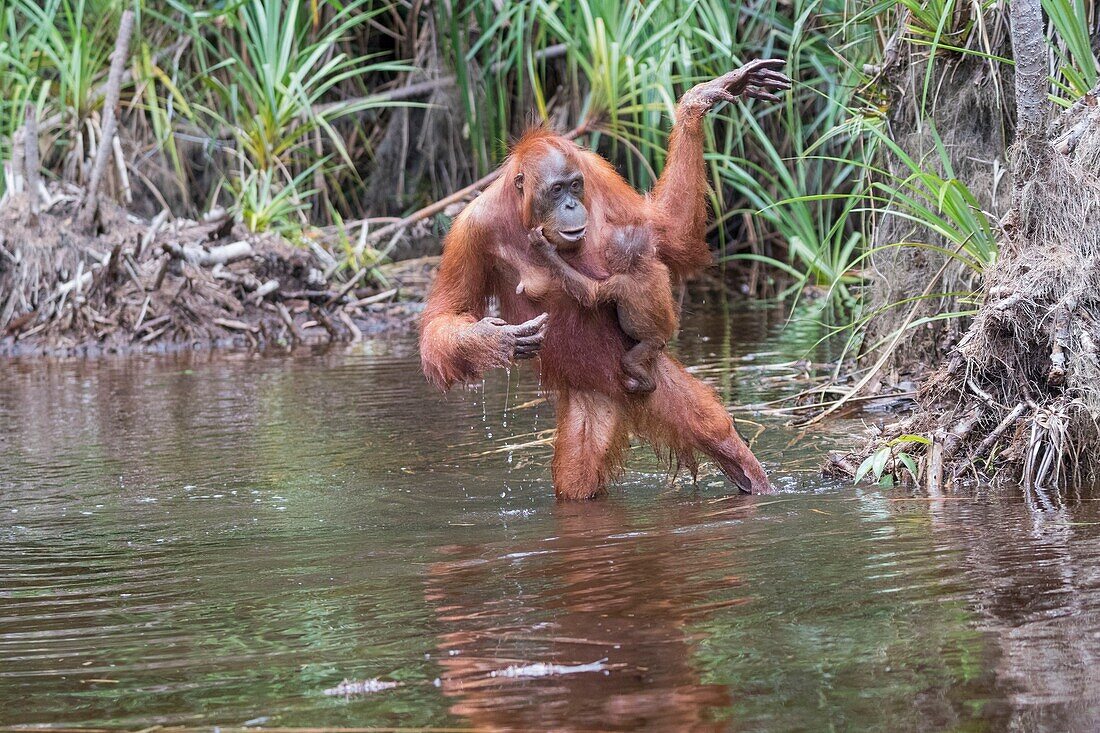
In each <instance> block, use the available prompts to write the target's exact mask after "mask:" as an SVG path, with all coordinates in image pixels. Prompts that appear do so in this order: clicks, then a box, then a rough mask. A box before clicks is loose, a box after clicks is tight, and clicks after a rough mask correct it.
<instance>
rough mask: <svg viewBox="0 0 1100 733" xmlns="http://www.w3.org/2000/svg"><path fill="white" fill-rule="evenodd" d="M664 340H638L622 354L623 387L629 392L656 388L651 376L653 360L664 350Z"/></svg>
mask: <svg viewBox="0 0 1100 733" xmlns="http://www.w3.org/2000/svg"><path fill="white" fill-rule="evenodd" d="M664 348H665V342H664V341H654V340H648V341H639V342H638V343H636V344H634V346H633V348H631V349H630V350H628V351H627V352H626V353H625V354H623V358H622V362H621V363H622V367H623V372H624V373H625V375H626V376H625V377H624V378H623V388H624V389H626V391H627V392H630V393H631V394H649V393H650V392H652V391H653V390H655V389H657V381H656V380H655V379H654V378H653V366H654V365H653V362H654V360H655V359H656V358H657V355H658V354H660V353H661V352H662V351H664Z"/></svg>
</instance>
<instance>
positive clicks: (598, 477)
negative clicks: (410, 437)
mask: <svg viewBox="0 0 1100 733" xmlns="http://www.w3.org/2000/svg"><path fill="white" fill-rule="evenodd" d="M783 63H784V62H783V61H781V60H758V61H753V62H751V63H749V64H747V65H745V66H743V67H741V68H740V69H737V70H735V71H731V72H730V73H728V74H726V75H724V76H722V77H719V78H718V79H715V80H713V81H710V82H706V83H703V84H699V85H697V86H695V87H693V88H692V89H691V90H689V91H688V92H687V93H686V94H684V95H683V97H681V99H680V102H679V104H678V105H677V108H676V122H675V124H674V126H673V128H672V134H671V137H670V139H669V149H668V158H667V162H666V164H665V170H664V173H663V174H662V175H661V178H660V180H659V181H657V185H656V186H655V187H654V189H653V191H652V192H651V193H650V194H649V195H647V196H643V195H641V194H639V193H638V192H637V191H635V190H634V189H633V188H631V187H630V185H629V184H627V182H626V181H625V180H623V178H622V177H621V176H619V175H618V174H617V173H616V172H615V170H614V168H613V167H612V166H611V165H610V164H609V163H608V162H607V161H606V160H604V159H603V158H601V157H600V156H599V155H597V154H595V153H592V152H590V151H588V150H584V149H582V148H580V147H578V146H577V145H575V144H573V143H572V142H570V141H568V140H566V139H565V138H563V137H560V136H558V135H555V134H553V133H551V132H548V131H546V130H544V129H537V130H534V131H531V132H529V133H527V134H526V135H524V137H523V138H522V139H521V140H520V141H519V142H518V143H517V144H516V145H515V147H514V148H513V149H512V153H511V155H510V156H509V158H508V160H507V161H506V162H505V163H504V164H503V166H502V168H503V170H502V175H501V176H500V177H498V178H497V179H496V181H495V182H494V183H493V184H491V185H490V186H489V187H488V188H487V189H486V190H485V192H484V193H483V194H482V195H481V196H479V197H478V198H477V199H475V200H474V201H473V202H472V203H471V204H470V205H469V206H467V207H466V209H465V210H464V211H463V212H462V213H461V214H460V215H459V217H458V218H457V219H456V220H455V222H454V225H453V226H452V228H451V231H450V233H449V234H448V235H447V238H446V240H445V241H444V245H443V259H442V262H441V264H440V268H439V274H438V276H437V279H436V282H435V285H434V287H433V288H432V292H431V294H430V296H429V297H428V303H427V306H426V307H425V310H424V315H423V318H422V321H421V333H420V354H421V361H422V364H423V369H424V374H425V375H426V376H427V378H428V379H429V380H430V381H431V382H432V383H434V384H436V385H438V386H439V387H441V388H443V389H447V388H449V387H450V386H451V385H453V384H455V383H457V382H468V381H473V380H477V379H480V378H481V376H482V374H483V373H484V372H485V371H486V370H488V369H490V368H492V367H506V366H508V365H509V364H511V363H512V362H513V361H514V360H520V359H530V358H533V357H535V356H539V357H540V361H541V370H542V380H543V384H544V385H545V386H547V387H548V388H549V389H551V390H552V391H553V392H554V393H555V395H556V402H557V437H556V438H555V441H554V459H553V466H552V472H553V479H554V491H555V493H556V494H557V496H558V497H559V498H561V499H588V498H592V497H595V496H598V495H599V494H601V493H603V492H604V490H605V487H606V484H607V481H608V479H609V478H611V477H612V476H613V475H614V474H615V472H616V471H617V470H618V468H619V467H620V463H621V459H622V454H623V450H624V448H626V446H627V444H628V440H629V436H630V434H631V433H635V434H637V435H639V436H641V437H642V438H645V439H646V440H649V441H650V442H652V443H653V444H655V445H659V446H667V447H669V448H671V449H672V450H673V451H674V452H675V454H676V456H677V458H678V460H679V461H680V463H681V464H682V465H685V466H687V467H688V468H689V470H691V471H692V472H693V473H694V472H695V469H696V463H695V453H696V451H701V452H703V453H704V454H706V455H708V456H710V457H711V458H712V459H714V460H715V461H716V462H717V463H718V465H719V467H720V468H721V469H722V472H723V473H725V474H726V476H728V477H729V478H730V479H731V480H732V481H733V482H734V483H736V484H737V485H738V486H739V487H740V488H741V489H742V490H743V491H749V492H753V493H760V492H767V491H769V490H770V487H769V484H768V479H767V477H766V476H765V474H764V469H763V468H762V467H761V466H760V463H759V461H757V460H756V457H755V456H753V454H752V452H751V451H750V450H749V448H748V446H747V445H745V442H744V441H743V440H742V439H741V437H740V436H739V435H738V434H737V431H736V430H735V429H734V426H733V421H732V420H731V419H730V416H729V414H728V413H727V412H726V410H725V407H724V406H723V405H722V403H721V402H720V401H719V400H718V396H717V395H716V394H715V392H714V391H713V390H712V389H710V388H709V387H707V386H706V385H704V384H703V383H702V382H700V381H699V380H697V379H695V378H694V377H692V376H691V375H690V374H688V373H687V371H686V370H685V369H684V367H683V366H682V365H681V364H679V363H678V362H677V361H676V360H675V359H673V358H671V357H670V356H668V355H667V354H666V353H664V352H663V351H661V352H659V353H658V354H657V356H656V359H655V361H654V362H653V366H652V373H653V381H654V382H655V383H656V386H655V388H654V389H653V390H652V391H651V392H633V393H632V392H629V391H627V389H626V388H625V387H624V378H623V372H622V367H621V362H622V358H623V356H624V354H625V353H626V352H627V350H628V349H630V348H631V347H632V346H634V343H633V342H632V340H631V339H629V338H628V337H627V336H626V335H625V333H624V332H623V330H622V328H621V327H620V325H619V319H618V317H617V311H616V306H615V304H614V303H597V304H594V305H593V304H583V303H581V302H579V301H578V300H577V299H576V298H574V297H572V296H570V295H569V294H568V293H567V292H566V291H565V290H564V289H563V288H562V287H561V286H560V284H559V282H558V281H557V280H555V279H554V278H553V276H552V275H551V272H550V269H549V268H548V267H547V266H546V259H545V257H546V255H545V253H543V252H540V251H536V249H535V248H534V247H533V246H532V244H531V241H530V240H529V233H530V232H531V231H533V230H539V231H540V236H545V238H546V239H547V240H549V242H550V243H551V244H552V245H553V246H554V248H555V249H556V250H557V251H558V253H559V254H560V256H561V257H562V258H563V259H564V260H565V261H566V262H567V263H568V264H569V265H570V266H571V267H572V268H573V269H575V270H576V271H578V272H579V273H581V274H583V275H586V276H587V277H589V278H594V279H596V280H603V279H606V278H607V277H608V276H609V274H610V272H609V270H608V266H607V262H608V258H607V252H608V247H609V246H612V244H611V243H612V242H614V241H615V240H616V239H617V238H621V236H622V234H621V233H622V232H624V231H625V232H632V231H641V230H644V231H645V232H647V234H646V236H647V237H648V238H651V239H652V241H653V243H654V245H655V247H656V255H657V257H658V258H659V259H660V261H661V262H662V263H663V264H664V265H665V266H666V267H667V269H668V271H669V272H670V273H671V276H672V278H673V279H674V280H675V281H676V282H679V281H682V280H683V279H685V278H688V277H690V276H692V275H693V274H695V273H697V272H698V271H700V270H701V269H702V268H703V267H705V266H706V265H708V264H709V263H710V262H711V254H710V250H709V249H708V248H707V243H706V240H705V238H704V234H705V227H706V219H707V210H706V198H705V197H706V188H707V181H706V174H705V171H704V167H703V117H704V116H705V115H706V113H707V112H708V111H709V110H711V109H712V108H714V106H715V105H717V104H718V103H719V102H723V101H732V100H734V99H735V98H736V97H737V96H738V95H741V94H744V95H745V96H748V97H754V98H757V99H768V100H775V99H776V97H775V95H774V94H773V92H776V91H779V90H783V89H789V88H790V80H789V79H787V77H786V76H784V75H783V74H782V73H781V72H779V71H778V69H780V68H781V67H782V66H783ZM531 239H534V238H531ZM520 283H523V287H520ZM646 287H649V286H648V285H647V286H646ZM665 287H671V285H665ZM517 290H518V291H519V292H517ZM493 297H495V298H496V299H497V301H498V302H499V304H500V314H501V318H494V317H486V315H485V314H486V310H487V308H488V306H489V301H490V298H493ZM627 383H628V384H629V381H628V382H627Z"/></svg>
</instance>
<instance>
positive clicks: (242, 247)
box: [0, 188, 437, 356]
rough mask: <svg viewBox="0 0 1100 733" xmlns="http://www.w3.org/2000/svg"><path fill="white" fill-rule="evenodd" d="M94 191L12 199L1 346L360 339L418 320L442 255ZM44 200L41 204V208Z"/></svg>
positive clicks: (159, 348) (121, 348)
mask: <svg viewBox="0 0 1100 733" xmlns="http://www.w3.org/2000/svg"><path fill="white" fill-rule="evenodd" d="M79 198H80V191H79V190H78V189H75V188H71V189H70V188H57V189H53V190H50V191H48V192H46V198H45V201H44V202H43V203H42V204H40V205H39V206H36V207H35V206H32V205H31V204H30V202H28V201H27V199H26V198H25V197H24V196H22V195H13V196H9V197H8V198H7V199H6V200H5V201H4V202H3V204H2V205H0V355H3V356H11V355H35V354H41V355H92V354H103V353H127V352H149V351H153V352H164V351H177V350H183V349H205V348H240V347H251V348H262V347H271V346H292V345H297V344H318V343H325V342H353V341H357V340H359V339H361V338H363V337H365V336H380V335H385V334H387V333H395V332H407V331H409V330H411V329H413V328H415V320H416V317H417V315H418V314H419V312H420V309H421V305H422V301H423V298H424V295H425V293H426V289H427V285H428V283H429V282H430V280H431V275H432V273H433V272H434V268H435V265H436V262H437V258H432V257H425V258H421V259H418V260H412V261H407V262H402V263H397V264H394V265H377V266H364V267H360V268H358V269H354V268H351V267H348V266H347V264H346V263H345V262H341V261H339V260H338V259H337V258H336V257H334V256H333V254H331V253H330V252H329V251H328V250H327V249H326V248H325V247H324V246H323V245H322V244H321V243H320V242H316V241H307V242H305V243H303V244H302V245H300V246H296V245H295V244H292V243H291V242H289V241H287V240H286V239H284V238H283V237H281V236H279V235H278V234H274V233H265V234H256V233H253V232H249V231H247V230H246V229H245V228H244V227H243V226H241V225H240V224H239V223H235V222H234V221H233V220H232V219H231V218H230V217H229V216H228V215H226V213H225V212H224V211H223V210H215V211H212V212H210V213H209V214H208V215H207V216H206V217H204V220H203V221H192V220H186V219H171V218H170V217H168V216H166V215H161V216H158V217H156V218H154V219H153V220H151V221H148V220H144V219H141V218H139V217H136V216H134V215H132V214H129V213H127V212H126V211H125V210H123V209H122V208H120V207H118V206H115V205H113V204H110V203H104V204H103V207H102V211H101V212H100V217H99V222H98V225H97V227H96V228H95V229H93V230H92V231H86V230H85V229H84V228H82V227H81V226H79V225H78V224H77V223H76V215H77V207H78V203H79ZM35 208H37V209H38V211H37V212H35V211H34V209H35Z"/></svg>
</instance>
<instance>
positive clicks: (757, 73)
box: [679, 59, 791, 116]
mask: <svg viewBox="0 0 1100 733" xmlns="http://www.w3.org/2000/svg"><path fill="white" fill-rule="evenodd" d="M786 63H787V62H786V61H784V60H783V59H757V60H755V61H750V62H749V63H747V64H745V65H744V66H742V67H741V68H740V69H735V70H734V71H731V72H729V73H728V74H724V75H722V76H720V77H718V78H717V79H713V80H711V81H706V82H703V83H702V84H696V85H695V86H694V87H692V88H691V89H689V90H688V91H687V92H685V93H684V96H682V97H680V105H679V107H680V111H681V113H687V114H692V115H696V116H702V115H704V114H706V113H707V112H709V111H710V110H712V109H714V107H715V106H716V105H717V104H718V103H719V102H733V101H735V100H736V99H737V97H739V96H741V95H745V96H746V97H752V98H753V99H764V100H767V101H769V102H778V101H779V97H778V96H776V95H775V92H779V91H783V90H785V89H790V88H791V80H790V79H789V78H787V75H786V74H784V73H783V72H781V71H779V69H781V68H783V67H784V66H785V65H786Z"/></svg>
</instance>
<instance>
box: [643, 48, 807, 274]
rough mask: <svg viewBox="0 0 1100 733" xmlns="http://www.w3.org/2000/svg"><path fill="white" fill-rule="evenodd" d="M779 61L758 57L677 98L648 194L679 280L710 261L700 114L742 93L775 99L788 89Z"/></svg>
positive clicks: (662, 246) (662, 250)
mask: <svg viewBox="0 0 1100 733" xmlns="http://www.w3.org/2000/svg"><path fill="white" fill-rule="evenodd" d="M785 64H786V62H785V61H784V60H783V59H758V60H756V61H750V62H749V63H747V64H745V65H744V66H742V67H741V68H740V69H736V70H734V71H731V72H729V73H728V74H725V75H723V76H720V77H718V78H717V79H714V80H712V81H708V82H704V83H702V84H697V85H695V86H694V87H692V88H691V89H689V90H688V91H687V92H685V93H684V95H683V96H682V97H680V102H679V104H677V105H676V121H675V123H674V124H673V127H672V133H671V134H670V135H669V139H668V157H667V160H666V163H665V169H664V171H663V172H662V173H661V177H660V179H659V180H658V181H657V185H656V186H654V188H653V193H652V196H651V197H650V202H651V205H652V206H653V208H654V211H653V217H652V218H653V221H654V222H655V223H656V224H657V228H658V230H659V237H658V240H659V246H658V253H659V255H660V257H661V261H662V262H664V263H665V264H666V265H667V266H668V268H669V269H670V270H671V271H672V273H673V275H674V276H675V277H676V278H677V279H679V280H682V279H684V278H686V277H690V276H691V275H694V274H695V273H697V272H699V271H700V270H701V269H703V268H704V267H706V266H707V265H708V264H710V262H711V255H710V250H709V248H708V247H707V242H706V224H707V205H706V194H707V177H706V169H705V168H704V166H703V118H704V117H705V116H706V114H707V112H709V111H710V110H712V109H714V107H715V106H716V105H717V104H718V103H719V102H732V101H734V100H736V99H737V97H738V96H740V95H742V94H744V95H745V96H747V97H752V98H753V99H765V100H771V101H777V100H778V99H779V98H778V97H777V96H775V94H774V93H773V92H777V91H781V90H784V89H790V88H791V80H790V79H788V78H787V77H786V76H785V75H784V74H783V73H782V72H780V71H779V69H781V68H783V66H784V65H785Z"/></svg>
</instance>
